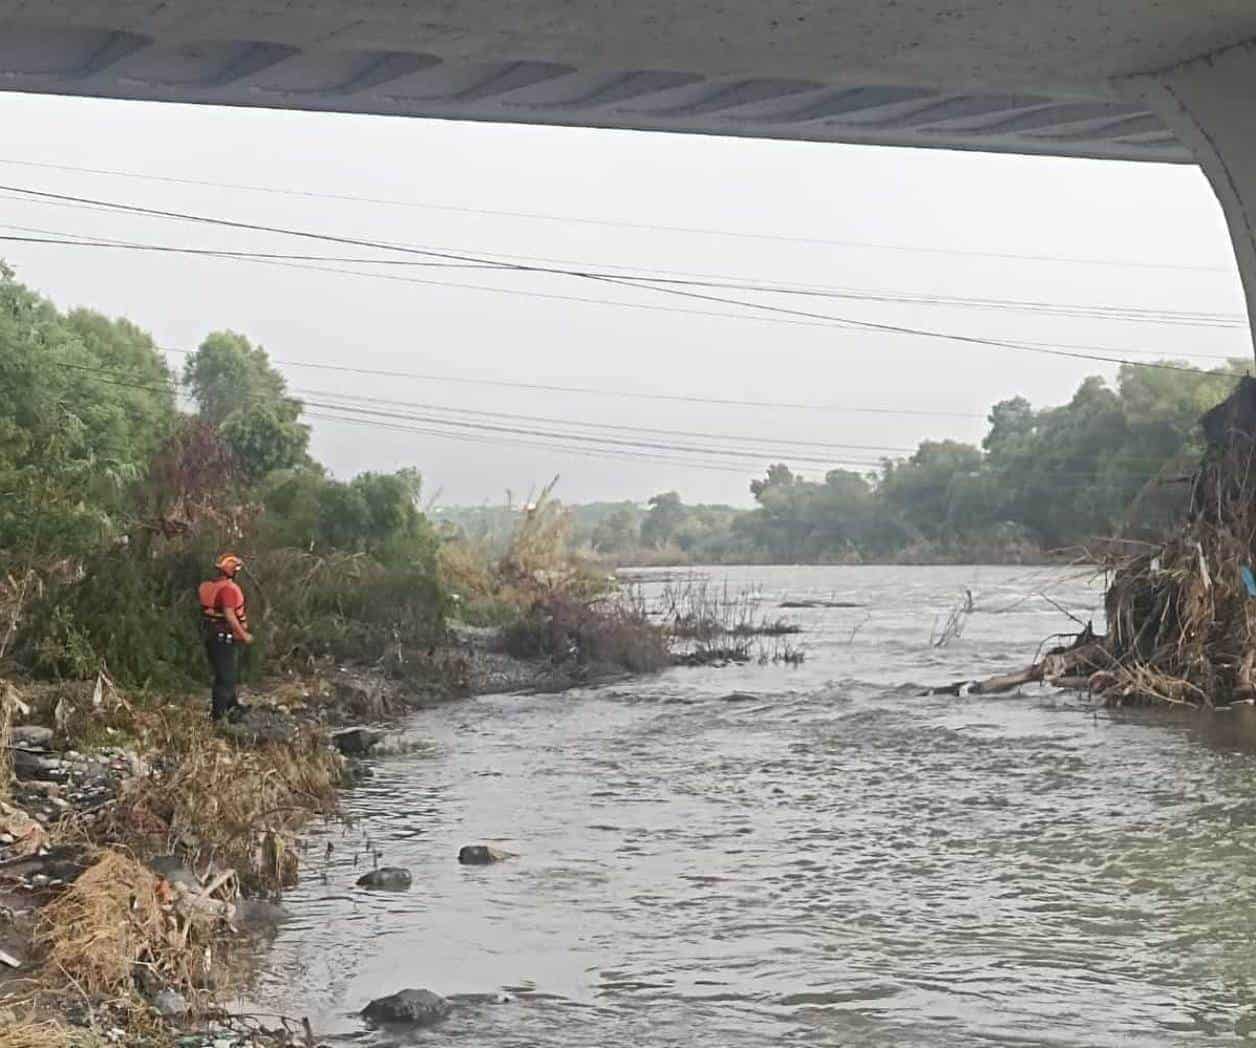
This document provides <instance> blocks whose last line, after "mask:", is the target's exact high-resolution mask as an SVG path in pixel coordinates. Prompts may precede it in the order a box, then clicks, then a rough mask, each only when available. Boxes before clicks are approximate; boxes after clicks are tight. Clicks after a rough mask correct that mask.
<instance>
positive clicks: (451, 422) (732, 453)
mask: <svg viewBox="0 0 1256 1048" xmlns="http://www.w3.org/2000/svg"><path fill="white" fill-rule="evenodd" d="M58 365H59V366H61V367H64V368H69V369H71V370H75V371H85V372H91V373H94V374H96V375H97V376H98V379H97V380H98V381H100V382H104V383H106V384H108V385H116V386H123V387H125V388H127V389H139V390H149V391H153V392H174V393H176V394H180V390H181V386H182V384H181V383H180V382H179V381H178V380H177V379H174V378H170V379H168V380H167V381H166V382H163V383H160V384H156V385H154V384H151V383H147V382H144V383H141V382H136V381H135V380H134V379H126V378H116V377H115V378H107V377H101V376H105V375H113V376H117V375H119V374H120V372H119V371H118V369H116V368H99V367H92V366H89V365H86V364H74V363H71V362H68V361H59V362H58ZM289 392H290V393H294V394H299V393H300V391H299V390H290V391H289ZM181 395H186V394H181ZM294 399H296V398H294ZM306 405H308V406H310V407H313V408H316V409H323V410H325V411H340V412H345V413H348V414H349V415H351V416H367V419H368V420H371V419H375V420H378V419H384V420H389V421H393V420H401V421H405V422H425V423H428V424H429V425H439V426H447V427H451V428H453V429H455V430H467V431H470V432H471V433H472V434H476V435H480V434H483V433H490V434H501V435H503V436H509V437H510V438H511V439H510V440H509V441H505V442H507V443H511V444H516V443H518V442H517V441H516V440H514V439H513V438H515V437H518V436H523V437H532V438H542V439H550V440H554V441H561V442H565V443H557V444H536V443H532V444H530V445H528V446H532V447H543V448H547V449H549V450H562V451H571V450H577V449H579V448H582V447H583V448H585V450H590V449H589V448H588V447H585V446H586V445H591V446H592V447H593V448H596V449H597V450H599V451H603V450H605V451H608V452H613V453H614V455H615V457H628V458H642V457H645V458H659V459H660V460H661V461H668V462H672V463H675V464H681V465H710V464H711V463H706V462H695V461H693V460H681V459H674V458H660V457H659V456H658V455H657V454H655V453H657V452H673V453H679V454H687V455H695V454H696V455H713V456H725V457H729V458H736V459H742V460H746V461H751V462H756V463H767V462H771V461H774V460H780V459H785V458H787V459H790V460H792V461H795V462H806V463H808V464H813V465H827V466H832V465H835V464H839V462H840V461H841V460H840V459H838V458H835V457H825V458H818V457H812V456H807V455H804V454H799V453H796V452H792V451H791V452H787V453H784V454H782V453H781V451H780V450H775V451H770V452H763V451H753V450H749V449H747V450H731V449H712V448H698V447H690V446H684V445H676V444H668V443H665V442H658V441H634V440H626V439H618V438H609V437H594V436H589V435H584V434H576V433H561V432H553V431H545V430H537V429H528V428H524V427H517V426H503V425H495V424H490V423H483V422H470V421H463V420H458V419H442V418H433V417H430V416H421V415H415V414H411V413H401V412H390V411H382V410H377V409H370V408H364V407H361V406H358V405H353V404H342V403H335V402H334V401H332V402H321V401H303V402H302V408H303V409H304V408H305V406H306ZM445 410H449V411H452V410H455V409H445ZM320 417H333V416H320ZM342 421H345V419H343V418H342ZM413 431H414V432H424V433H429V434H436V433H438V432H439V431H436V430H431V429H427V430H413ZM573 442H574V443H573ZM852 461H853V460H852ZM857 464H859V465H869V466H874V465H876V462H867V461H860V462H858V463H857ZM734 471H735V472H742V470H740V469H736V470H734Z"/></svg>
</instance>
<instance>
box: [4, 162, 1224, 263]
mask: <svg viewBox="0 0 1256 1048" xmlns="http://www.w3.org/2000/svg"><path fill="white" fill-rule="evenodd" d="M0 163H3V164H10V165H14V166H21V167H29V168H34V169H41V170H52V171H65V172H73V173H77V174H92V175H107V176H110V177H115V178H137V179H143V180H146V181H150V182H164V183H167V184H171V185H191V186H200V187H203V188H210V189H230V190H237V191H243V192H250V193H267V194H275V195H281V196H288V197H303V198H306V199H312V200H339V201H344V202H350V203H361V204H373V205H383V206H389V207H404V208H419V209H423V210H428V211H444V212H450V213H454V214H467V215H484V216H493V217H500V218H518V219H526V220H529V221H541V222H563V223H573V224H578V225H594V226H605V227H609V228H616V229H634V230H640V231H642V232H649V233H683V234H692V235H699V236H714V237H731V238H736V239H747V240H768V241H776V242H781V243H798V244H813V245H821V246H826V247H853V248H860V249H867V250H874V251H897V252H907V253H919V254H931V255H955V256H961V257H967V258H991V259H999V260H1016V261H1029V262H1055V263H1063V264H1067V265H1088V266H1116V267H1123V268H1129V269H1164V270H1177V271H1181V272H1201V273H1229V272H1232V271H1233V267H1232V266H1228V265H1202V264H1190V263H1182V262H1148V261H1145V260H1142V259H1121V258H1084V257H1072V256H1061V255H1035V254H1028V253H1024V252H1008V251H979V250H972V249H967V248H954V247H934V246H928V245H923V246H922V245H912V244H887V243H880V242H875V241H861V240H835V239H827V238H822V237H803V236H790V235H786V234H780V233H755V232H749V231H745V230H727V229H714V228H707V227H701V226H677V225H664V224H661V223H652V222H632V221H623V220H616V219H605V218H588V217H581V216H573V215H552V214H544V213H540V212H534V211H514V210H508V209H503V208H480V207H463V206H457V205H452V204H433V203H430V202H426V201H413V200H397V199H389V198H381V197H367V196H357V195H353V194H348V193H326V192H316V191H313V190H306V189H292V188H290V187H280V186H258V185H248V184H244V183H237V182H216V181H211V180H208V179H194V178H178V177H172V176H166V175H154V174H149V173H147V172H138V171H120V170H111V169H108V168H91V167H76V166H72V165H70V164H53V163H47V162H41V161H34V160H21V159H16V158H12V157H0Z"/></svg>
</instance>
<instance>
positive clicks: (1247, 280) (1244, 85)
mask: <svg viewBox="0 0 1256 1048" xmlns="http://www.w3.org/2000/svg"><path fill="white" fill-rule="evenodd" d="M1115 86H1116V88H1117V90H1118V91H1119V92H1120V93H1121V94H1123V95H1124V96H1125V97H1126V98H1128V99H1130V100H1135V99H1136V100H1138V101H1140V102H1142V103H1143V104H1144V105H1146V106H1147V107H1148V108H1149V109H1151V110H1153V111H1154V112H1155V113H1157V114H1158V115H1159V116H1160V118H1161V119H1162V120H1164V122H1165V123H1166V124H1168V125H1169V127H1170V129H1172V130H1173V131H1174V132H1175V133H1176V134H1177V136H1178V138H1179V139H1180V140H1181V141H1182V142H1183V143H1184V144H1185V145H1186V146H1187V147H1189V148H1190V149H1191V151H1192V152H1193V153H1194V154H1195V158H1196V160H1198V162H1199V165H1200V167H1202V168H1203V170H1204V174H1205V175H1206V176H1207V177H1208V181H1209V182H1211V183H1212V188H1213V190H1214V191H1215V192H1216V194H1217V198H1218V199H1219V200H1220V201H1221V209H1222V211H1223V212H1224V213H1225V219H1226V223H1227V225H1229V227H1230V242H1231V244H1232V245H1233V247H1234V255H1235V257H1236V258H1237V260H1238V265H1239V274H1240V276H1241V277H1242V280H1243V291H1244V294H1245V295H1246V297H1247V319H1248V323H1249V325H1250V326H1251V329H1252V342H1253V348H1254V351H1256V40H1253V41H1248V42H1247V43H1243V44H1238V45H1236V46H1234V47H1228V48H1225V49H1224V50H1221V51H1217V52H1214V53H1212V54H1208V55H1204V56H1202V57H1200V58H1195V59H1192V60H1190V61H1189V62H1183V63H1182V64H1180V65H1176V66H1172V67H1170V68H1168V69H1164V70H1160V71H1158V72H1155V73H1148V74H1146V75H1140V76H1136V77H1130V78H1129V79H1126V80H1119V81H1116V83H1115Z"/></svg>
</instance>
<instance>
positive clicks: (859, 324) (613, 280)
mask: <svg viewBox="0 0 1256 1048" xmlns="http://www.w3.org/2000/svg"><path fill="white" fill-rule="evenodd" d="M0 189H5V190H9V191H11V192H17V193H21V194H26V195H29V196H32V197H36V198H41V199H52V200H65V201H72V202H75V203H85V204H91V205H95V206H103V207H108V208H111V209H114V210H117V211H121V212H125V213H129V214H136V215H145V216H148V217H155V218H167V219H174V220H178V221H187V222H196V223H201V224H206V225H217V226H223V227H225V228H230V229H242V230H249V231H251V232H263V233H272V234H277V235H282V236H293V237H300V238H303V239H311V240H320V241H328V242H331V243H339V244H347V245H352V246H355V247H368V248H373V249H376V250H384V251H397V252H401V253H404V254H414V255H422V256H425V257H431V258H441V259H445V260H447V261H458V262H483V263H489V264H492V261H493V260H491V259H485V258H481V257H477V256H474V255H465V254H454V253H450V252H445V251H434V250H430V249H427V248H419V247H411V246H408V245H405V244H393V243H388V242H383V241H375V240H369V239H364V238H360V237H343V236H336V235H333V234H326V233H317V232H312V231H309V230H295V229H286V228H283V227H279V226H268V225H263V224H260V223H253V222H239V221H235V220H231V219H223V218H215V217H212V216H205V215H195V214H190V213H187V212H179V211H167V210H164V209H160V208H147V207H140V206H137V205H133V204H119V203H115V202H111V201H101V200H95V199H92V198H88V197H79V196H73V195H69V194H63V193H51V192H48V191H45V190H39V189H27V188H24V187H19V186H5V185H0ZM499 268H501V269H503V270H513V271H515V272H526V273H545V274H553V275H563V276H570V277H575V278H578V279H583V280H592V281H595V282H600V283H605V284H610V285H612V286H618V287H628V288H635V289H637V290H646V291H652V292H654V293H656V294H665V295H673V296H681V297H685V298H689V299H697V300H703V301H708V302H716V303H720V304H723V305H734V306H741V307H744V308H749V309H756V310H761V311H766V312H769V313H772V314H779V315H784V316H788V317H791V318H804V319H809V320H819V321H824V322H826V323H829V324H833V325H835V326H839V327H842V326H845V327H852V328H856V329H860V330H865V331H877V332H881V333H886V334H900V335H911V336H915V337H921V338H933V339H941V340H943V341H952V342H959V343H963V344H967V345H979V346H985V347H989V348H996V349H1011V350H1013V351H1019V352H1025V353H1036V354H1041V355H1046V356H1056V357H1067V358H1073V359H1081V360H1093V361H1096V362H1099V363H1109V364H1128V365H1130V366H1133V367H1146V368H1158V369H1162V370H1170V371H1192V372H1197V371H1199V370H1200V369H1199V368H1190V367H1181V366H1179V365H1174V364H1164V363H1161V364H1153V363H1145V362H1140V361H1134V360H1129V359H1126V358H1122V357H1112V356H1101V355H1096V354H1091V353H1084V352H1080V351H1078V350H1075V349H1073V348H1065V347H1053V348H1047V346H1046V345H1044V344H1041V343H1026V342H1016V341H1011V340H1000V339H993V338H982V337H978V336H974V335H964V334H961V333H954V332H944V331H935V330H932V329H928V328H917V327H908V326H906V325H898V324H885V323H874V322H872V321H862V320H855V319H853V318H850V317H841V316H833V315H831V314H823V313H813V312H810V311H806V310H798V309H790V308H787V307H784V306H775V305H768V304H764V303H760V302H750V301H746V300H744V299H731V298H726V297H723V296H716V295H708V294H702V293H699V292H695V291H686V290H682V289H680V288H673V287H661V286H657V285H650V286H644V287H643V286H642V284H640V283H638V282H634V280H633V279H632V278H627V277H612V276H607V275H603V274H595V273H590V272H584V271H580V270H561V269H554V268H551V267H541V266H526V265H521V264H518V263H501V264H500V265H499ZM375 275H376V276H378V277H380V278H382V279H390V278H391V279H395V280H408V281H409V282H411V283H438V282H429V281H422V280H414V279H413V278H405V277H400V276H393V275H392V274H375ZM443 286H446V287H459V286H463V285H458V284H452V283H447V282H446V283H444V284H443ZM465 286H467V287H470V288H473V289H475V290H492V291H503V290H505V291H512V290H514V289H501V288H483V287H477V286H475V285H465ZM522 293H524V294H529V295H531V296H532V297H537V298H556V297H558V296H554V295H549V294H541V293H532V292H522ZM600 304H603V305H605V304H608V303H606V302H602V303H600Z"/></svg>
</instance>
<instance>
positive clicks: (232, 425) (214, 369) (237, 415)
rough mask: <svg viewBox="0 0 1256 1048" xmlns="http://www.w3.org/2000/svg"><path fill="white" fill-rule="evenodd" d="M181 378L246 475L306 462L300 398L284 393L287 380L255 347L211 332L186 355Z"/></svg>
mask: <svg viewBox="0 0 1256 1048" xmlns="http://www.w3.org/2000/svg"><path fill="white" fill-rule="evenodd" d="M183 380H184V383H185V384H186V385H187V387H188V389H189V390H190V391H191V394H192V396H193V398H194V399H195V400H196V404H197V408H198V411H199V413H200V415H201V417H202V418H203V419H205V420H206V421H208V422H210V423H212V424H213V425H215V426H218V427H219V429H220V431H221V433H222V436H223V439H224V441H225V442H226V443H227V445H228V447H230V448H231V450H232V452H233V453H234V454H235V456H236V460H237V463H238V464H239V467H240V470H241V472H242V473H243V475H244V476H245V478H246V479H248V480H250V481H257V480H260V479H261V478H262V477H264V476H266V474H268V473H271V472H274V471H275V470H283V469H290V468H292V467H293V466H296V465H298V464H302V463H308V461H309V457H308V454H307V451H308V448H309V442H310V431H309V427H308V426H307V425H305V424H304V423H303V422H302V421H301V412H302V405H301V402H300V401H299V400H297V399H296V398H294V397H290V396H288V392H287V383H286V382H285V381H284V378H283V376H282V375H281V374H279V372H278V371H276V370H275V369H274V367H272V366H271V363H270V358H269V357H268V356H267V355H266V351H265V350H264V349H262V348H261V347H260V346H254V345H253V344H252V343H251V342H249V340H248V339H247V338H245V337H244V336H243V335H239V334H236V333H235V332H232V331H216V332H214V333H213V334H211V335H209V336H208V337H207V338H206V339H205V341H204V342H202V343H201V344H200V346H199V347H198V348H197V351H196V352H195V353H194V354H192V356H191V357H189V358H188V361H187V364H186V365H185V367H184V375H183Z"/></svg>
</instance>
